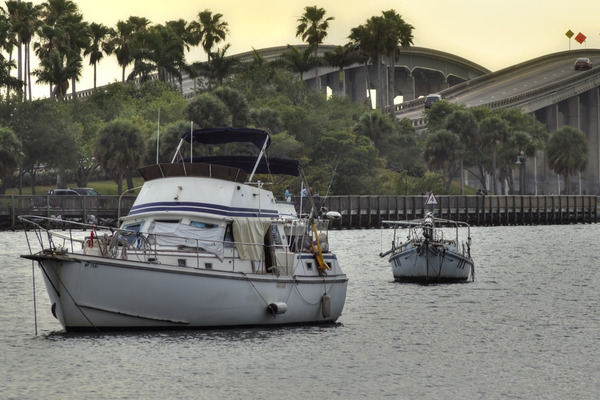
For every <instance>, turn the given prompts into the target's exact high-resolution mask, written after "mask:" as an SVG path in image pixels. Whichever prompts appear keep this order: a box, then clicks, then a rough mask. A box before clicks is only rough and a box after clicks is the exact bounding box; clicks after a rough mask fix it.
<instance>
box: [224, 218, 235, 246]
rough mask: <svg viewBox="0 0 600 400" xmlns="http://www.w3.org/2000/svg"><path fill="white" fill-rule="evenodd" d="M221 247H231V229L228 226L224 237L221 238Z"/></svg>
mask: <svg viewBox="0 0 600 400" xmlns="http://www.w3.org/2000/svg"><path fill="white" fill-rule="evenodd" d="M223 245H224V246H225V247H227V248H231V247H233V245H234V244H233V227H232V226H231V224H228V225H227V227H226V228H225V237H224V238H223Z"/></svg>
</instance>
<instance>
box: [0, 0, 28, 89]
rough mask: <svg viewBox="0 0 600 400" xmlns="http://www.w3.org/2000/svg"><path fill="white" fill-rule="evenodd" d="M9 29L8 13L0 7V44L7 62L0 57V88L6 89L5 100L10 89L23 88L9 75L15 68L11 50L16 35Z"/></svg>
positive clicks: (15, 43)
mask: <svg viewBox="0 0 600 400" xmlns="http://www.w3.org/2000/svg"><path fill="white" fill-rule="evenodd" d="M11 29H12V27H11V24H10V20H9V19H8V13H7V12H6V11H5V10H4V8H2V7H0V43H1V45H2V49H3V50H5V51H6V52H7V53H8V60H7V59H6V57H4V56H1V57H0V58H1V60H0V64H1V66H0V71H1V72H0V73H1V74H2V77H0V80H1V81H0V86H5V87H6V99H7V100H8V99H9V98H10V90H11V89H12V88H14V89H17V90H21V89H22V88H23V83H22V81H19V80H18V79H17V78H14V77H13V76H12V75H11V71H12V69H13V68H15V67H16V66H17V65H16V63H15V62H14V61H13V59H12V56H13V50H14V48H15V46H16V45H17V35H16V33H15V32H13V31H11Z"/></svg>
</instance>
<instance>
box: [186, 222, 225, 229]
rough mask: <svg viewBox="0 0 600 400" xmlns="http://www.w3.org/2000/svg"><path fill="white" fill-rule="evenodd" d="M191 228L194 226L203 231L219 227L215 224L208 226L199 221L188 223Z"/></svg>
mask: <svg viewBox="0 0 600 400" xmlns="http://www.w3.org/2000/svg"><path fill="white" fill-rule="evenodd" d="M190 225H191V226H195V227H196V228H203V229H214V228H218V227H219V225H217V224H209V223H207V222H199V221H192V222H190Z"/></svg>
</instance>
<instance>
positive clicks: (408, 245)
mask: <svg viewBox="0 0 600 400" xmlns="http://www.w3.org/2000/svg"><path fill="white" fill-rule="evenodd" d="M383 223H385V224H389V225H393V228H394V239H393V241H392V248H391V249H390V250H388V251H386V252H385V253H380V254H379V256H380V257H386V256H388V255H389V262H390V264H392V272H393V275H394V280H396V281H398V282H416V283H452V282H467V281H469V280H474V279H475V264H474V262H473V259H472V258H471V229H470V226H469V224H467V223H466V222H460V221H453V220H448V219H441V218H436V217H434V215H433V213H432V212H428V213H427V214H425V218H423V219H416V220H411V221H383ZM399 229H408V237H407V239H406V240H405V241H402V240H401V239H400V238H398V237H397V235H398V232H399ZM461 233H462V234H463V237H464V235H465V234H466V240H463V241H461V237H460V236H459V235H460V234H461Z"/></svg>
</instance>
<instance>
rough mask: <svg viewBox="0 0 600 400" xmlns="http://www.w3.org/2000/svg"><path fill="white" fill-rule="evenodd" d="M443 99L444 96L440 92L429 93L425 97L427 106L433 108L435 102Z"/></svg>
mask: <svg viewBox="0 0 600 400" xmlns="http://www.w3.org/2000/svg"><path fill="white" fill-rule="evenodd" d="M440 100H442V96H441V95H439V94H428V95H427V97H425V108H431V106H432V105H433V103H435V102H436V101H440Z"/></svg>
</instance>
